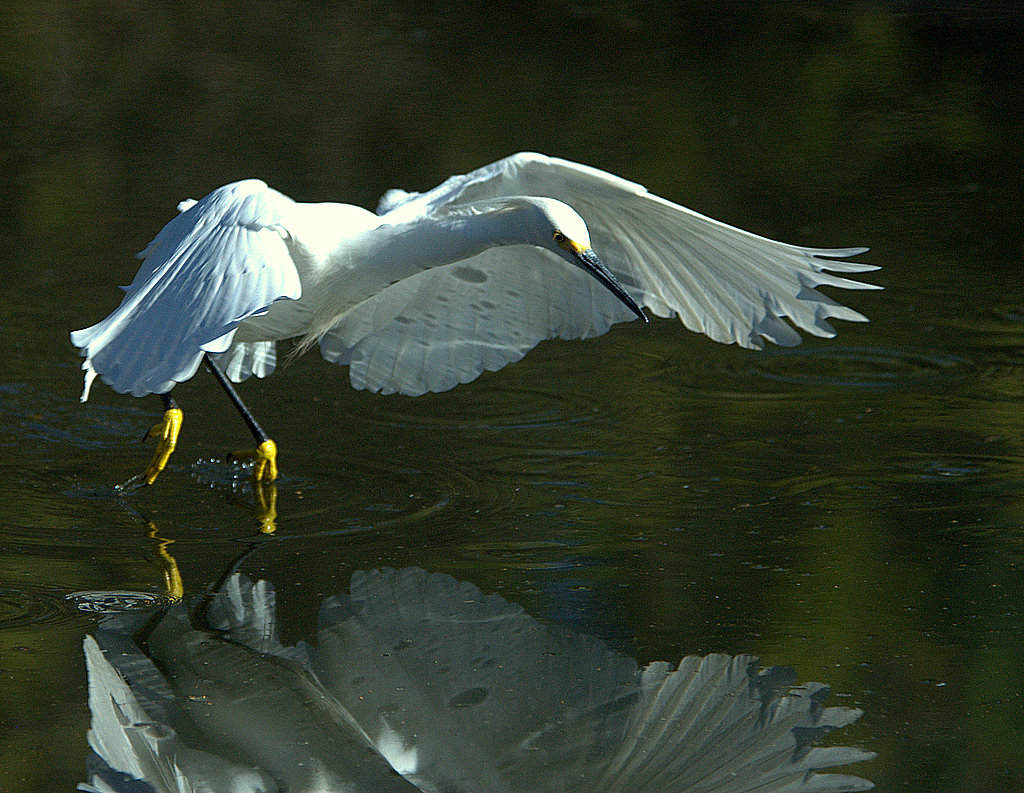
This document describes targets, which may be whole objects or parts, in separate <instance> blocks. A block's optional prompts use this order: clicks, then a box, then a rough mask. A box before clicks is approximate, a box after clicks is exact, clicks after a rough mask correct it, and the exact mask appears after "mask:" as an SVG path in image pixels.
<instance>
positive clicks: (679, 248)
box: [321, 153, 880, 395]
mask: <svg viewBox="0 0 1024 793" xmlns="http://www.w3.org/2000/svg"><path fill="white" fill-rule="evenodd" d="M512 195H533V196H546V197H551V198H556V199H559V200H561V201H564V202H565V203H567V204H569V205H570V206H571V207H573V208H574V209H575V210H576V211H577V212H578V213H579V214H580V215H581V216H582V217H583V219H584V220H585V221H586V222H587V225H588V228H589V229H590V234H591V241H592V242H593V245H594V249H595V250H596V251H597V253H598V255H600V257H601V258H602V260H603V261H604V262H605V264H606V265H607V266H608V268H609V269H610V270H611V271H612V272H613V273H614V274H615V275H616V277H617V278H619V280H620V281H621V282H622V283H623V284H624V285H625V286H626V287H627V289H629V291H630V292H631V293H632V294H633V296H634V298H636V299H637V301H638V302H639V303H640V304H641V305H643V306H645V307H646V308H648V309H650V310H651V311H652V312H653V313H655V314H657V315H658V316H663V317H668V316H678V317H679V319H680V320H681V321H682V322H683V324H684V325H685V326H686V327H687V328H689V329H691V330H694V331H697V332H699V333H704V334H706V335H707V336H709V337H710V338H712V339H714V340H715V341H718V342H723V343H726V344H732V343H735V344H739V345H740V346H743V347H749V348H753V349H760V348H762V347H763V346H764V342H765V341H769V342H773V343H775V344H780V345H785V346H792V345H796V344H799V343H800V334H799V333H797V330H796V329H799V330H803V331H805V332H807V333H809V334H811V335H814V336H821V337H826V338H831V337H832V336H834V335H835V330H834V329H833V328H832V326H831V325H830V324H829V323H828V320H829V319H832V318H835V319H843V320H848V321H852V322H863V321H866V318H865V317H864V315H862V314H861V313H859V312H857V311H855V310H853V309H851V308H848V307H846V306H843V305H841V304H840V303H838V302H837V301H835V300H833V299H832V298H831V297H829V296H827V295H824V294H822V293H820V292H818V291H817V287H819V286H828V287H838V288H843V289H878V288H880V287H877V286H875V285H873V284H865V283H861V282H859V281H855V280H852V279H850V278H847V277H843V276H840V275H835V274H834V273H842V274H852V273H864V272H870V271H872V270H876V269H878V268H877V267H875V266H874V265H870V264H864V263H860V262H846V261H841V260H842V259H843V258H846V257H850V256H856V255H858V254H861V253H863V252H864V251H865V250H866V249H865V248H834V249H833V248H806V247H799V246H794V245H787V244H785V243H782V242H777V241H775V240H770V239H767V238H765V237H760V236H758V235H756V234H752V233H750V232H747V231H743V230H742V229H738V228H734V227H732V226H729V225H727V224H725V223H721V222H719V221H717V220H713V219H711V218H708V217H705V216H704V215H701V214H699V213H697V212H694V211H693V210H690V209H687V208H686V207H683V206H680V205H678V204H674V203H672V202H671V201H667V200H665V199H663V198H660V197H658V196H656V195H652V194H651V193H649V192H648V191H647V190H646V188H644V187H643V186H641V185H639V184H636V183H634V182H630V181H627V180H625V179H622V178H620V177H617V176H614V175H612V174H609V173H606V172H604V171H601V170H598V169H596V168H591V167H589V166H585V165H579V164H576V163H572V162H568V161H566V160H560V159H556V158H549V157H545V156H543V155H539V154H529V153H523V154H515V155H512V156H511V157H506V158H505V159H503V160H499V161H498V162H495V163H492V164H490V165H488V166H485V167H484V168H480V169H478V170H476V171H473V172H471V173H468V174H464V175H461V176H453V177H451V178H450V179H448V180H447V181H445V182H444V183H443V184H441V185H440V186H438V187H436V188H434V189H433V190H430V191H428V192H426V193H402V192H396V193H389V194H388V196H387V197H386V199H385V200H384V201H383V202H382V205H381V207H380V208H379V210H378V211H380V212H384V211H387V212H388V213H389V217H391V218H393V219H395V220H401V219H402V218H403V217H410V218H411V217H415V216H417V215H421V214H432V213H436V212H441V211H444V210H445V208H446V207H449V206H453V205H457V204H466V203H472V202H475V201H481V200H486V199H492V198H498V197H502V196H512ZM546 256H550V255H549V254H547V253H546V252H544V251H541V250H540V249H531V248H526V247H524V246H514V247H505V248H494V249H491V250H489V251H487V252H485V253H483V254H481V255H479V256H477V257H474V258H473V259H470V260H468V261H467V262H463V263H461V264H462V265H468V266H471V267H472V268H474V269H475V270H478V271H480V272H482V273H484V274H485V275H486V280H485V281H483V282H481V283H468V282H466V281H463V280H460V279H459V278H458V277H457V275H456V273H455V269H454V267H453V266H451V265H449V266H448V267H440V268H436V269H432V270H428V271H426V272H424V273H420V274H419V275H417V276H414V277H413V278H409V279H404V280H403V281H400V282H399V283H397V284H394V285H392V286H391V287H389V288H388V289H386V290H384V291H383V292H381V293H379V294H378V295H376V296H375V297H372V298H370V299H369V300H367V301H366V302H365V303H363V304H361V305H359V306H357V307H356V308H355V309H353V310H352V311H351V312H350V313H349V314H348V315H347V316H346V317H344V318H342V320H341V321H340V322H339V323H338V325H337V326H335V327H334V328H333V329H332V330H331V331H329V332H328V333H327V335H326V336H324V337H323V339H322V341H321V351H322V352H323V355H324V357H325V358H327V360H330V361H336V362H338V363H347V364H349V366H350V367H351V370H350V379H351V381H352V384H353V385H354V386H355V387H356V388H366V389H370V390H373V391H383V392H385V393H391V392H399V393H403V394H411V395H415V394H421V393H424V392H426V391H442V390H445V389H447V388H451V387H453V386H455V385H456V384H458V383H464V382H469V381H470V380H473V379H474V378H476V377H477V376H479V375H480V374H481V373H482V372H483V371H488V370H494V369H498V368H501V367H502V366H505V365H506V364H508V363H511V362H512V361H515V360H518V359H519V358H521V357H522V356H523V355H524V354H525V353H526V352H527V351H528V350H530V349H531V348H532V347H534V346H535V345H536V344H537V343H539V342H540V341H542V340H543V339H547V338H552V337H555V336H557V337H561V338H567V339H568V338H584V337H588V336H594V335H598V334H600V333H604V332H605V331H607V330H608V328H609V327H610V326H611V325H612V324H613V323H615V322H623V321H627V320H629V319H632V318H633V315H632V314H631V313H630V312H629V311H628V310H626V309H625V308H624V307H623V306H622V304H621V303H619V302H618V301H616V300H615V299H614V298H613V297H611V296H610V295H609V294H608V293H607V292H606V291H605V290H604V289H602V288H601V287H600V286H599V285H598V284H597V283H596V282H594V281H593V279H590V278H588V277H587V276H586V275H584V274H583V273H581V272H579V271H576V270H574V269H573V268H570V267H566V266H540V265H546V264H548V263H547V262H542V261H540V259H539V258H537V257H546ZM531 257H532V258H531ZM552 258H553V257H552ZM538 296H543V297H544V299H537V298H538ZM487 303H489V304H491V306H492V307H491V308H488V309H487V310H486V311H482V312H479V311H478V312H476V313H474V312H472V311H471V310H470V309H469V307H470V306H472V305H478V306H479V305H482V304H487ZM785 320H788V322H787V321H785ZM794 328H795V329H794Z"/></svg>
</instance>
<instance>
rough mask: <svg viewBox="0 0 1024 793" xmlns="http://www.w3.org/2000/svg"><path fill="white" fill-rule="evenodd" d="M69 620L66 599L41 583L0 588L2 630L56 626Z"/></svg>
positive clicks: (69, 615) (0, 627)
mask: <svg viewBox="0 0 1024 793" xmlns="http://www.w3.org/2000/svg"><path fill="white" fill-rule="evenodd" d="M70 619H71V612H70V611H69V610H68V608H67V607H66V606H65V604H64V598H63V597H62V596H61V595H60V594H58V593H55V592H53V591H52V590H49V589H45V588H44V587H42V586H39V585H38V584H25V585H24V586H19V588H18V589H0V630H11V629H14V628H26V627H29V626H39V625H56V624H59V623H62V622H68V621H70Z"/></svg>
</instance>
